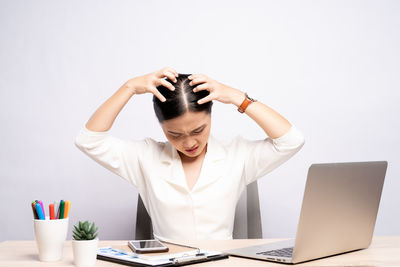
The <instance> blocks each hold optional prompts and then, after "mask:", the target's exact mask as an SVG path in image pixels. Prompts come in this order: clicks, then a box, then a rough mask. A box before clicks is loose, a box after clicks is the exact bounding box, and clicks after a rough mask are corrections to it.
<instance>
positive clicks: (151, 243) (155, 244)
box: [130, 240, 165, 248]
mask: <svg viewBox="0 0 400 267" xmlns="http://www.w3.org/2000/svg"><path fill="white" fill-rule="evenodd" d="M130 242H131V243H132V245H134V246H135V247H136V248H159V247H162V248H164V247H165V246H164V245H163V244H162V243H160V242H159V241H157V240H141V241H130Z"/></svg>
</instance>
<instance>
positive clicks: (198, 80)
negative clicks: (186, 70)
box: [189, 77, 207, 86]
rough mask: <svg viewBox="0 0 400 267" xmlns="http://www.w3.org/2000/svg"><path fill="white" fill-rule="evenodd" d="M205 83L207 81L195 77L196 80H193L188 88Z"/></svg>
mask: <svg viewBox="0 0 400 267" xmlns="http://www.w3.org/2000/svg"><path fill="white" fill-rule="evenodd" d="M205 82H207V80H206V79H204V78H203V77H197V78H194V79H193V80H192V81H191V82H190V83H189V85H190V86H194V85H196V84H199V83H205Z"/></svg>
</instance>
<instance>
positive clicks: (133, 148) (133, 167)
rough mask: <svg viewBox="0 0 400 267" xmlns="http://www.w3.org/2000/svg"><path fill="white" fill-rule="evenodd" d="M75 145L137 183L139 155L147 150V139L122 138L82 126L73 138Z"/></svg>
mask: <svg viewBox="0 0 400 267" xmlns="http://www.w3.org/2000/svg"><path fill="white" fill-rule="evenodd" d="M75 145H76V146H77V147H78V148H79V149H80V150H81V151H82V152H84V153H85V154H86V155H88V156H89V157H90V158H92V159H93V160H95V161H96V162H98V163H99V164H100V165H102V166H104V167H105V168H107V169H108V170H110V171H112V172H113V173H115V174H117V175H119V176H121V177H122V178H124V179H125V180H127V181H129V182H131V183H132V184H133V185H134V186H137V185H138V181H139V180H140V179H141V177H140V175H141V172H140V170H139V168H140V163H139V155H143V154H144V153H146V151H149V149H148V148H149V141H148V140H147V139H144V140H140V141H131V140H123V139H120V138H117V137H114V136H112V135H110V133H109V131H106V132H94V131H90V130H89V129H87V128H86V127H83V128H82V129H81V130H80V131H79V133H78V135H77V136H76V138H75Z"/></svg>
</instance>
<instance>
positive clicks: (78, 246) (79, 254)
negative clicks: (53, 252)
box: [72, 238, 99, 267]
mask: <svg viewBox="0 0 400 267" xmlns="http://www.w3.org/2000/svg"><path fill="white" fill-rule="evenodd" d="M98 244H99V239H98V238H96V239H93V240H72V251H73V253H74V264H75V266H78V267H89V266H94V265H95V264H96V257H97V247H98Z"/></svg>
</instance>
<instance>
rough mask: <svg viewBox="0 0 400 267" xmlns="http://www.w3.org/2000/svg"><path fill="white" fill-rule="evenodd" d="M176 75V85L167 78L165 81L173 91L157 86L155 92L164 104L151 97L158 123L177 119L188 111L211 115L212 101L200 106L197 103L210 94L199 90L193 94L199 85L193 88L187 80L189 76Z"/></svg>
mask: <svg viewBox="0 0 400 267" xmlns="http://www.w3.org/2000/svg"><path fill="white" fill-rule="evenodd" d="M178 75H179V76H178V77H177V78H176V79H177V81H176V83H174V82H173V81H171V80H170V79H169V78H167V79H166V80H167V81H168V82H170V83H171V84H172V85H173V86H175V90H174V91H171V90H170V89H168V88H167V87H165V86H163V85H160V86H157V90H158V91H160V93H161V94H162V95H163V96H164V97H165V99H166V101H165V102H161V101H160V100H159V99H158V98H157V97H156V96H153V106H154V112H155V113H156V116H157V119H158V121H159V122H160V123H162V122H163V121H165V120H170V119H173V118H176V117H179V116H181V115H183V114H184V113H186V112H188V111H192V112H200V111H206V113H207V114H210V113H211V107H212V104H213V103H212V101H209V102H207V103H204V104H201V105H200V104H198V103H197V101H198V100H200V99H202V98H203V97H206V96H208V95H209V94H210V93H209V92H208V91H207V90H201V91H198V92H196V93H195V92H193V88H195V87H196V86H198V85H199V84H196V85H195V86H191V85H189V83H190V81H191V80H189V79H188V77H189V76H190V74H180V73H178Z"/></svg>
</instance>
